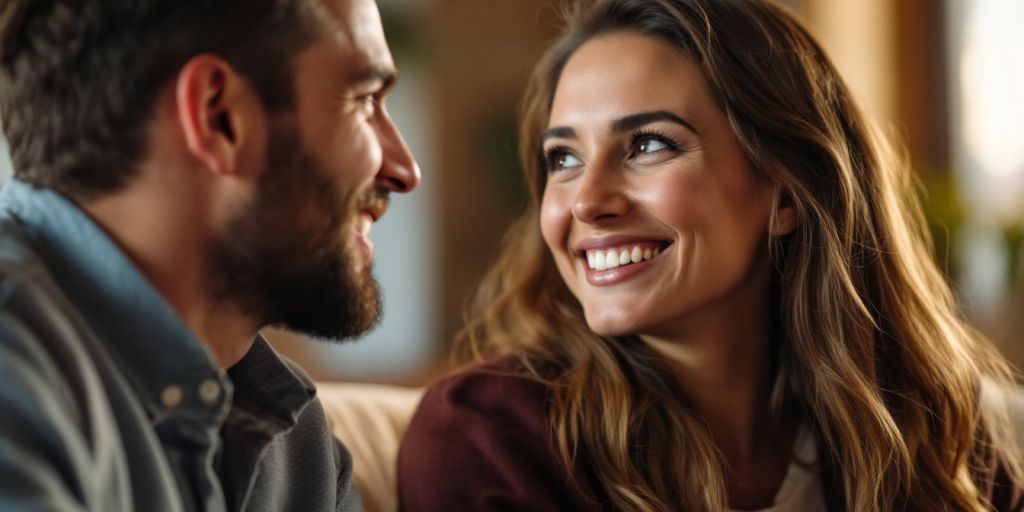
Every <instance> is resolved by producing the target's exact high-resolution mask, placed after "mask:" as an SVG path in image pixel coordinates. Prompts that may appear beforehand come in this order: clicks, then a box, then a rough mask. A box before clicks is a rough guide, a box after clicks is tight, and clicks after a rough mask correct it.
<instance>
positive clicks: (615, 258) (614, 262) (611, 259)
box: [604, 251, 619, 268]
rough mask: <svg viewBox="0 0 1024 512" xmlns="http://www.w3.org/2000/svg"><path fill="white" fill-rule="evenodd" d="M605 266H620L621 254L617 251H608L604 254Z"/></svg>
mask: <svg viewBox="0 0 1024 512" xmlns="http://www.w3.org/2000/svg"><path fill="white" fill-rule="evenodd" d="M604 266H605V267H607V268H616V267H618V266H619V255H618V254H616V253H615V251H608V253H607V254H605V256H604Z"/></svg>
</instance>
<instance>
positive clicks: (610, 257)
mask: <svg viewBox="0 0 1024 512" xmlns="http://www.w3.org/2000/svg"><path fill="white" fill-rule="evenodd" d="M660 253H661V249H660V248H658V247H641V246H639V245H636V246H633V247H631V248H630V247H627V248H622V249H610V250H606V251H603V250H592V251H587V253H586V254H587V266H588V267H589V268H590V269H592V270H598V271H600V270H608V269H612V268H618V267H621V266H623V265H630V264H633V263H640V262H642V261H646V260H649V259H651V258H653V257H655V256H657V255H658V254H660Z"/></svg>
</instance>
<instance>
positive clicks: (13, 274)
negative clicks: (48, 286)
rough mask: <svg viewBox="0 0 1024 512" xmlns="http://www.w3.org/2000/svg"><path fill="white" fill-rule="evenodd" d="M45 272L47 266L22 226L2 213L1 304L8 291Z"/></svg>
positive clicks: (0, 221)
mask: <svg viewBox="0 0 1024 512" xmlns="http://www.w3.org/2000/svg"><path fill="white" fill-rule="evenodd" d="M45 274H46V266H45V265H44V264H43V261H42V259H41V258H40V257H39V254H38V253H37V252H36V250H35V248H34V247H33V246H32V244H31V243H30V242H29V239H28V237H27V236H26V235H25V232H24V231H23V230H22V228H21V226H20V225H19V224H18V222H17V221H16V220H15V219H13V218H12V217H10V216H9V215H6V214H3V213H0V304H2V303H3V301H4V299H5V297H6V295H7V293H9V292H10V291H12V290H13V289H15V288H19V287H24V286H25V285H26V284H27V283H29V282H32V281H35V280H37V279H39V278H40V277H43V276H45Z"/></svg>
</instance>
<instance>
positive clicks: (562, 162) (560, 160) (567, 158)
mask: <svg viewBox="0 0 1024 512" xmlns="http://www.w3.org/2000/svg"><path fill="white" fill-rule="evenodd" d="M545 162H546V165H547V171H548V172H554V171H561V170H564V169H572V168H574V167H579V166H581V165H583V161H582V160H580V159H579V158H578V157H577V156H576V155H574V154H572V153H570V152H569V151H567V150H565V149H562V148H555V149H552V150H550V151H548V152H547V156H545Z"/></svg>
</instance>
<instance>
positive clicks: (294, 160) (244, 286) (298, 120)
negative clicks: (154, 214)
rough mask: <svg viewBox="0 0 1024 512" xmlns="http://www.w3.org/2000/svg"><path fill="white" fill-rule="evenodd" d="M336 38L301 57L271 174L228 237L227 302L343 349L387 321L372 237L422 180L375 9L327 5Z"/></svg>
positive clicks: (222, 273) (345, 0)
mask: <svg viewBox="0 0 1024 512" xmlns="http://www.w3.org/2000/svg"><path fill="white" fill-rule="evenodd" d="M327 2H328V3H327V4H325V7H327V9H326V11H328V13H329V14H328V13H325V17H326V18H328V19H327V20H326V26H327V29H326V35H325V36H323V37H322V38H321V39H320V40H319V41H318V42H316V43H314V44H313V45H312V46H310V47H309V48H307V49H305V50H303V51H302V52H300V53H299V54H298V55H296V56H295V58H294V63H293V65H294V71H295V79H294V84H295V101H294V108H293V109H292V110H291V111H290V112H286V113H282V114H276V115H273V116H272V117H271V118H270V128H269V130H268V138H269V142H268V148H267V159H266V160H267V162H266V168H265V169H264V171H263V172H262V174H261V175H260V179H259V183H258V185H257V187H256V192H255V194H254V196H253V198H252V200H251V201H250V203H249V204H248V205H247V207H246V208H245V209H244V210H243V211H242V212H241V213H240V214H238V215H237V216H236V218H235V219H234V221H232V222H231V223H230V224H229V226H228V228H227V230H226V232H225V233H224V234H223V236H222V237H221V238H222V239H221V241H220V246H221V247H220V250H219V251H218V255H217V263H216V265H215V272H216V273H217V274H218V279H217V282H219V285H218V290H217V291H218V294H219V295H220V296H222V297H231V298H232V299H234V300H235V302H237V303H239V304H241V305H242V306H243V308H245V310H246V312H247V313H249V314H252V315H255V316H257V317H258V318H260V319H261V320H262V321H264V322H266V323H272V324H281V325H283V326H284V327H286V328H289V329H292V330H295V331H298V332H302V333H305V334H308V335H311V336H315V337H319V338H328V339H343V338H349V337H353V336H357V335H359V334H362V333H364V332H366V331H367V330H369V329H370V328H371V327H373V325H374V324H375V323H376V321H377V319H378V317H379V316H380V299H379V291H378V287H377V283H376V281H375V280H374V278H373V276H372V274H371V263H372V259H373V244H372V243H371V242H370V240H369V238H368V237H369V231H370V226H371V225H372V223H373V222H374V221H376V220H377V219H378V218H380V216H381V215H383V213H384V210H385V209H386V207H387V202H388V193H389V192H390V191H398V192H409V191H411V190H412V189H414V188H415V187H416V186H417V185H418V183H419V169H418V168H417V166H416V163H415V161H414V160H413V157H412V155H411V154H410V153H409V151H408V149H407V148H406V146H405V142H404V141H403V140H402V137H401V135H400V134H399V133H398V130H397V128H396V127H395V125H394V123H393V122H392V120H391V117H390V116H389V115H388V113H387V110H386V109H385V99H386V97H387V95H388V93H389V92H390V90H391V87H392V85H393V83H394V77H395V71H394V64H393V62H392V59H391V54H390V52H389V50H388V47H387V43H386V42H385V40H384V33H383V29H382V28H381V23H380V17H379V14H378V13H377V8H376V5H375V4H374V3H373V2H372V0H327Z"/></svg>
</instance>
